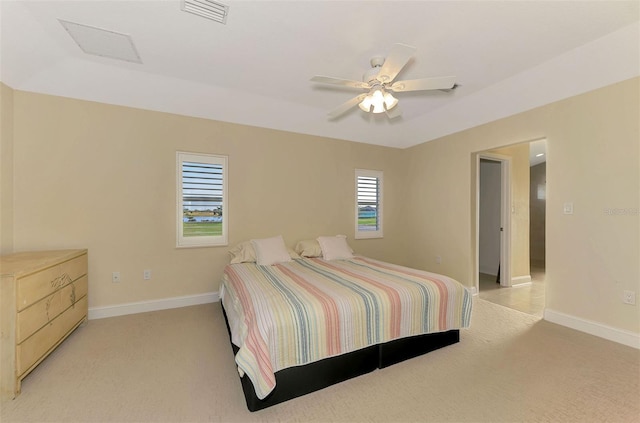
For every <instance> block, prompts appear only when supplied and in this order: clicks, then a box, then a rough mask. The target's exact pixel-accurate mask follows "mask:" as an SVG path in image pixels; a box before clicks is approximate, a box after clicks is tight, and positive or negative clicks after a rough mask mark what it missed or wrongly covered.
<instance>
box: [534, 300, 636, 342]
mask: <svg viewBox="0 0 640 423" xmlns="http://www.w3.org/2000/svg"><path fill="white" fill-rule="evenodd" d="M544 320H547V321H549V322H551V323H557V324H559V325H562V326H566V327H569V328H571V329H575V330H579V331H580V332H585V333H588V334H590V335H595V336H598V337H600V338H604V339H608V340H609V341H613V342H617V343H619V344H623V345H627V346H629V347H633V348H636V349H640V334H637V333H635V332H630V331H627V330H622V329H618V328H614V327H611V326H607V325H603V324H602V323H597V322H593V321H590V320H585V319H581V318H579V317H575V316H570V315H568V314H564V313H560V312H559V311H554V310H550V309H548V308H546V309H545V310H544Z"/></svg>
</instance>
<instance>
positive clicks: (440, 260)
mask: <svg viewBox="0 0 640 423" xmlns="http://www.w3.org/2000/svg"><path fill="white" fill-rule="evenodd" d="M436 263H438V264H441V263H442V256H436Z"/></svg>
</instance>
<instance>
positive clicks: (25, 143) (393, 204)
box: [3, 91, 403, 307]
mask: <svg viewBox="0 0 640 423" xmlns="http://www.w3.org/2000/svg"><path fill="white" fill-rule="evenodd" d="M14 118H15V145H14V160H15V168H14V192H15V200H14V211H15V215H14V234H15V249H16V250H17V251H21V250H31V249H55V248H80V247H83V248H85V247H86V248H88V249H89V275H90V276H89V279H90V294H89V300H90V307H100V306H107V305H115V304H122V303H128V302H136V301H144V300H153V299H162V298H170V297H177V296H184V295H195V294H201V293H207V292H215V291H217V290H218V288H219V283H220V280H221V276H222V270H223V267H224V265H225V264H226V263H227V262H228V253H227V250H228V247H212V248H189V249H176V248H175V245H176V241H175V219H176V206H175V204H176V203H175V188H176V183H175V178H176V169H175V160H176V156H175V155H176V151H177V150H182V151H189V152H202V153H215V154H225V155H228V156H229V196H228V198H229V234H230V239H229V241H230V245H233V244H235V243H237V242H239V241H243V240H248V239H250V238H258V237H268V236H273V235H277V234H282V235H283V236H284V239H285V241H286V242H287V244H288V245H289V246H292V247H293V246H294V245H295V243H296V242H297V241H298V240H299V239H301V238H307V237H309V238H315V237H317V236H318V235H323V234H325V235H330V234H337V233H343V234H346V235H348V237H349V242H350V244H351V245H352V247H353V248H354V249H355V250H356V252H358V253H362V254H366V255H370V256H373V257H378V258H381V259H387V260H391V261H399V260H400V259H401V246H402V239H401V237H400V229H399V228H400V224H401V222H402V220H401V219H399V212H398V208H399V205H400V203H401V197H400V195H399V193H400V190H401V187H402V181H403V179H402V178H401V175H400V173H399V169H401V163H400V161H399V158H400V156H401V153H402V152H401V151H400V150H397V149H391V148H384V147H377V146H370V145H366V144H358V143H352V142H345V141H337V140H332V139H327V138H318V137H312V136H304V135H298V134H293V133H286V132H279V131H274V130H267V129H259V128H254V127H248V126H242V125H234V124H228V123H221V122H215V121H208V120H203V119H195V118H188V117H184V116H176V115H171V114H164V113H157V112H150V111H144V110H138V109H131V108H125V107H117V106H110V105H105V104H99V103H92V102H85V101H78V100H72V99H66V98H60V97H53V96H47V95H40V94H33V93H26V92H21V91H15V92H14ZM34 122H37V124H34ZM355 168H368V169H378V170H382V171H384V183H385V192H384V194H385V201H386V203H387V204H388V206H386V207H385V217H384V218H385V222H384V223H385V238H384V239H379V240H366V241H355V240H353V233H354V228H353V225H354V218H353V215H354V209H355V203H354V201H355V200H354V189H355V188H354V186H355V182H354V178H355V176H354V169H355ZM3 196H4V193H3ZM144 269H151V270H152V280H150V281H145V280H143V270H144ZM113 271H119V272H121V276H122V282H120V283H112V282H111V273H112V272H113Z"/></svg>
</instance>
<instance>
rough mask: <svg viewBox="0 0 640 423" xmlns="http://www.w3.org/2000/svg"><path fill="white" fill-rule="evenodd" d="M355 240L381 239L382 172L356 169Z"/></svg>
mask: <svg viewBox="0 0 640 423" xmlns="http://www.w3.org/2000/svg"><path fill="white" fill-rule="evenodd" d="M355 214H356V219H355V238H356V239H361V238H382V172H381V171H377V170H365V169H356V213H355Z"/></svg>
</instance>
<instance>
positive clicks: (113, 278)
mask: <svg viewBox="0 0 640 423" xmlns="http://www.w3.org/2000/svg"><path fill="white" fill-rule="evenodd" d="M111 282H114V283H118V282H120V272H113V273H112V274H111Z"/></svg>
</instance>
